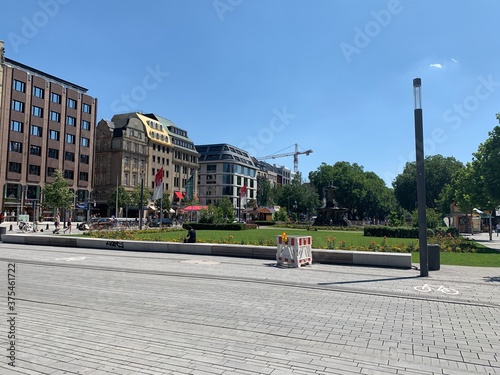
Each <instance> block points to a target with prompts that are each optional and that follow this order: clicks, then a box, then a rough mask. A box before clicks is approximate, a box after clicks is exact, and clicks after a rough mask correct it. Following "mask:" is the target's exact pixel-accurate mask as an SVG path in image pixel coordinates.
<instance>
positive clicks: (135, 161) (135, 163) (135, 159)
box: [132, 158, 137, 168]
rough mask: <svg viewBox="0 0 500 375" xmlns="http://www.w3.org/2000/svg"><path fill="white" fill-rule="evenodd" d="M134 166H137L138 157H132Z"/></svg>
mask: <svg viewBox="0 0 500 375" xmlns="http://www.w3.org/2000/svg"><path fill="white" fill-rule="evenodd" d="M132 168H137V158H132Z"/></svg>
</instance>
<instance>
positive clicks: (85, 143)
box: [80, 137, 90, 147]
mask: <svg viewBox="0 0 500 375" xmlns="http://www.w3.org/2000/svg"><path fill="white" fill-rule="evenodd" d="M80 144H81V145H82V146H83V147H89V146H90V139H88V138H85V137H82V139H81V142H80Z"/></svg>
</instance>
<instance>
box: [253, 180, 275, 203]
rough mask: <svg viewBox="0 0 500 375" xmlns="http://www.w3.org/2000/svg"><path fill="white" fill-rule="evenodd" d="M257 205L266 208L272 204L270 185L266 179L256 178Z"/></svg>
mask: <svg viewBox="0 0 500 375" xmlns="http://www.w3.org/2000/svg"><path fill="white" fill-rule="evenodd" d="M257 204H258V205H259V206H260V207H266V206H270V205H272V204H273V201H272V196H271V183H270V182H269V180H268V179H267V178H264V177H261V176H259V177H257Z"/></svg>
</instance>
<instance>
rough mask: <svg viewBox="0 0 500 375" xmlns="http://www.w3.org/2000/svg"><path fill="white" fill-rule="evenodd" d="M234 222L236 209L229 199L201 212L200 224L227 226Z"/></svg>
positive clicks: (222, 200)
mask: <svg viewBox="0 0 500 375" xmlns="http://www.w3.org/2000/svg"><path fill="white" fill-rule="evenodd" d="M233 221H234V208H233V205H232V203H231V200H230V199H229V198H228V197H224V198H223V199H221V200H219V201H218V202H217V205H213V204H210V205H209V206H208V208H207V209H206V210H201V211H200V218H199V222H200V223H209V224H225V223H232V222H233Z"/></svg>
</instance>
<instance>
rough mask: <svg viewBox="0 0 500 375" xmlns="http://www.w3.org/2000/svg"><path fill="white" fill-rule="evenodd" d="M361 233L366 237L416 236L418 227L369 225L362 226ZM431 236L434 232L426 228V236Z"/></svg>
mask: <svg viewBox="0 0 500 375" xmlns="http://www.w3.org/2000/svg"><path fill="white" fill-rule="evenodd" d="M363 235H364V236H368V237H390V238H418V228H416V227H386V226H381V225H380V226H378V225H377V226H376V225H370V226H366V227H364V229H363ZM433 236H434V232H433V231H432V230H431V229H427V237H433Z"/></svg>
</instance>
